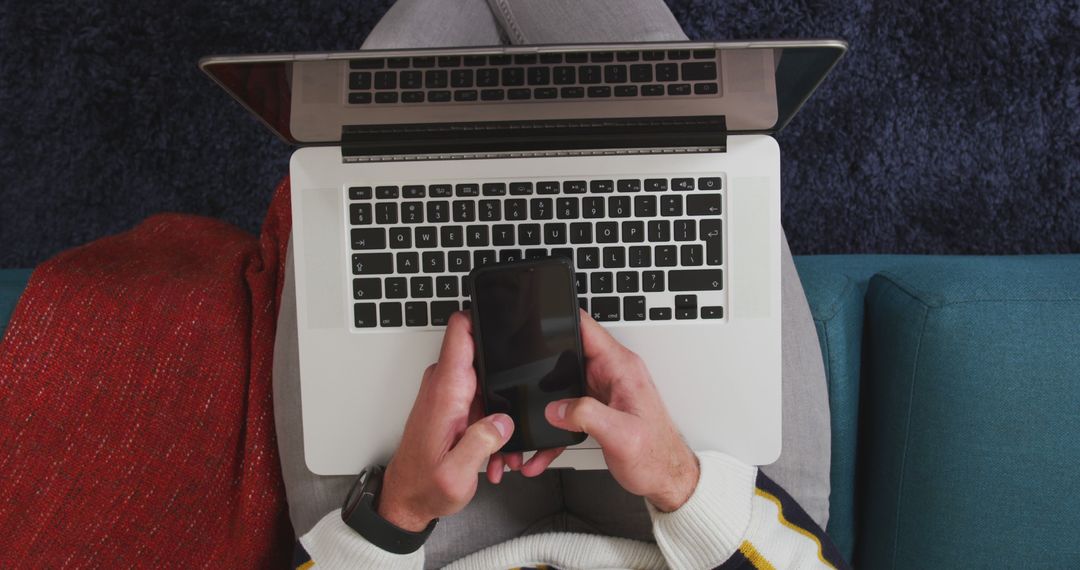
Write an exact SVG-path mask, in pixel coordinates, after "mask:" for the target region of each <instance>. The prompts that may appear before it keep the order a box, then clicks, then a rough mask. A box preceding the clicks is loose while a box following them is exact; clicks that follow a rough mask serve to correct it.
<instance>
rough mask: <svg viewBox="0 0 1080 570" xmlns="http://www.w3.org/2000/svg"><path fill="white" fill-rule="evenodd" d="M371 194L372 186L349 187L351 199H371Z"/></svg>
mask: <svg viewBox="0 0 1080 570" xmlns="http://www.w3.org/2000/svg"><path fill="white" fill-rule="evenodd" d="M371 196H372V192H371V186H353V187H352V188H349V199H350V200H370V199H371Z"/></svg>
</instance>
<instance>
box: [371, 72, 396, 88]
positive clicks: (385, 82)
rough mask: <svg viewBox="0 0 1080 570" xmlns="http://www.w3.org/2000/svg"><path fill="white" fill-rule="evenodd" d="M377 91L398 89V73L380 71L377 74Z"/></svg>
mask: <svg viewBox="0 0 1080 570" xmlns="http://www.w3.org/2000/svg"><path fill="white" fill-rule="evenodd" d="M375 89H383V90H390V89H397V73H395V72H393V71H380V72H378V73H376V74H375Z"/></svg>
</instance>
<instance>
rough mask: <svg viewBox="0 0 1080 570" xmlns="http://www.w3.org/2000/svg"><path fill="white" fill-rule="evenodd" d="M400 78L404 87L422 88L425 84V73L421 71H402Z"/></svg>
mask: <svg viewBox="0 0 1080 570" xmlns="http://www.w3.org/2000/svg"><path fill="white" fill-rule="evenodd" d="M399 79H400V81H401V88H402V89H420V88H421V87H423V86H424V75H423V74H422V73H420V72H419V71H402V72H401V76H400V78H399Z"/></svg>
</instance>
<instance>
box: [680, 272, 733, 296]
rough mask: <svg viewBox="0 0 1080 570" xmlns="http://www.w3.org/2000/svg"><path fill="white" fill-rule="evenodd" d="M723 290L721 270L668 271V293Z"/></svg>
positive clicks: (722, 273)
mask: <svg viewBox="0 0 1080 570" xmlns="http://www.w3.org/2000/svg"><path fill="white" fill-rule="evenodd" d="M723 288H724V271H723V270H722V269H678V270H672V271H668V291H719V290H721V289H723Z"/></svg>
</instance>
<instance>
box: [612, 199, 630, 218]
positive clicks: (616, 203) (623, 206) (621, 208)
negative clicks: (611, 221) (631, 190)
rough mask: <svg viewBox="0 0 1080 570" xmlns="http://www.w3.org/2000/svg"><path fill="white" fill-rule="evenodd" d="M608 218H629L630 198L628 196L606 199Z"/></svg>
mask: <svg viewBox="0 0 1080 570" xmlns="http://www.w3.org/2000/svg"><path fill="white" fill-rule="evenodd" d="M608 217H611V218H629V217H630V197H629V196H612V197H610V198H608Z"/></svg>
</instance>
